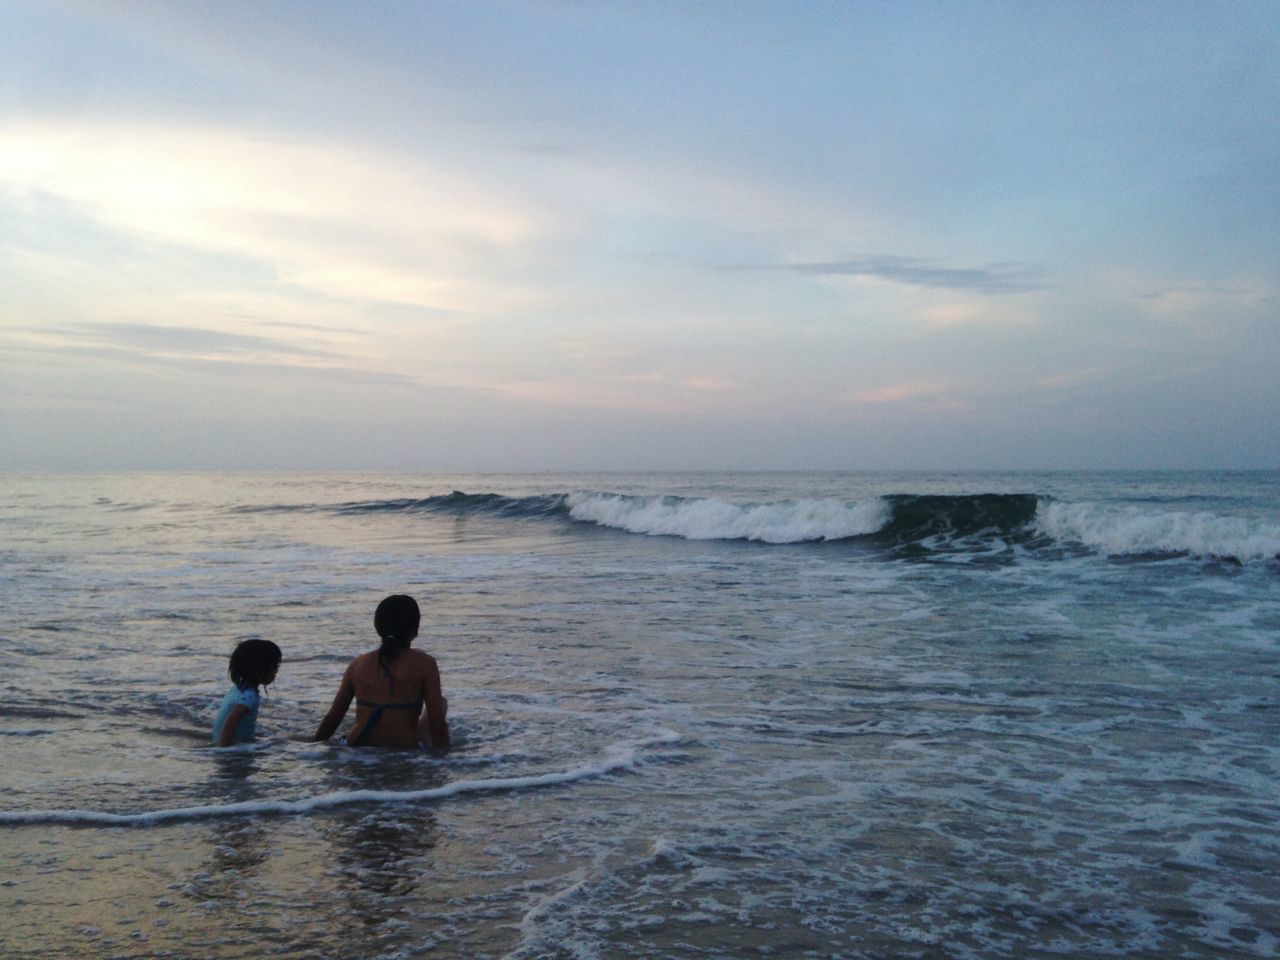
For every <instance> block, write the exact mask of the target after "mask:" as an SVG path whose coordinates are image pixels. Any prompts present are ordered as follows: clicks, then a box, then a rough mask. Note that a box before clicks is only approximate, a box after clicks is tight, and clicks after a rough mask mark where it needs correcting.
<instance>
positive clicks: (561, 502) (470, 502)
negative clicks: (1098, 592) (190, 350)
mask: <svg viewBox="0 0 1280 960" xmlns="http://www.w3.org/2000/svg"><path fill="white" fill-rule="evenodd" d="M1187 499H1188V498H1178V500H1179V502H1187ZM1191 499H1195V498H1191ZM1171 505H1172V503H1163V502H1152V503H1143V504H1140V505H1135V504H1105V503H1068V502H1061V501H1056V500H1053V499H1052V498H1048V497H1041V496H1037V495H1036V494H1032V493H983V494H957V495H942V494H938V495H916V494H888V495H885V496H880V497H869V498H866V499H862V500H839V499H836V498H830V497H828V498H815V499H799V500H778V501H772V502H767V503H754V504H738V503H731V502H729V501H726V500H721V499H718V498H715V497H678V496H632V495H627V494H620V493H607V492H594V491H582V492H578V493H571V494H542V495H536V496H529V497H506V496H502V495H501V494H496V493H464V492H462V491H457V490H455V491H454V492H452V493H449V494H445V495H441V496H434V497H424V498H421V499H414V498H405V499H396V500H373V501H363V502H351V503H343V504H338V505H336V506H331V507H328V508H326V509H329V510H332V511H335V512H337V513H339V514H342V515H357V516H358V515H376V514H388V513H431V514H442V515H448V516H458V517H466V516H480V517H500V518H506V519H525V520H559V521H570V522H578V523H587V524H594V525H596V526H600V527H606V528H610V529H614V530H622V531H626V532H628V533H635V534H643V535H647V536H668V537H678V538H681V539H685V540H746V541H753V542H758V543H765V544H796V543H822V542H831V541H844V540H855V541H861V542H865V543H867V544H869V545H872V546H875V547H879V548H881V549H885V550H890V551H893V552H895V553H902V554H906V555H921V554H926V553H929V552H932V551H938V550H945V551H947V552H950V553H955V552H957V551H963V550H965V549H967V548H969V547H972V546H977V547H979V548H981V549H984V550H985V549H987V548H988V547H989V546H990V545H991V544H993V543H995V542H997V541H1001V542H1004V543H1006V544H1019V545H1023V546H1026V547H1028V548H1031V549H1034V548H1036V547H1038V546H1045V545H1048V544H1058V545H1065V546H1076V547H1080V548H1083V549H1086V550H1091V551H1095V552H1099V553H1103V554H1106V555H1109V556H1138V555H1144V556H1156V557H1159V556H1203V557H1216V558H1223V559H1231V560H1236V561H1239V562H1241V563H1250V562H1257V561H1269V560H1272V559H1276V558H1278V557H1280V524H1277V523H1274V522H1267V521H1258V520H1246V519H1242V518H1238V517H1229V516H1221V515H1218V514H1213V513H1208V512H1189V511H1171V510H1169V509H1168V507H1169V506H1171ZM245 509H250V508H245ZM252 509H255V510H270V509H278V510H301V509H306V510H313V509H317V508H316V507H314V506H311V507H299V506H287V505H281V506H279V507H258V508H252Z"/></svg>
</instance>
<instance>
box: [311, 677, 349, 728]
mask: <svg viewBox="0 0 1280 960" xmlns="http://www.w3.org/2000/svg"><path fill="white" fill-rule="evenodd" d="M355 695H356V685H355V683H354V682H353V681H352V679H351V666H350V664H348V665H347V669H346V671H345V672H344V673H343V674H342V682H341V683H340V684H338V692H337V694H336V695H335V696H334V698H333V705H332V706H331V707H329V712H328V713H326V714H325V715H324V719H323V720H321V721H320V726H318V727H316V732H315V735H314V736H313V737H312V738H311V740H312V742H313V743H314V742H316V741H319V740H328V739H329V738H330V737H332V736H333V732H334V731H335V730H337V729H338V724H340V723H341V722H342V718H343V717H345V716H346V715H347V708H348V707H349V706H351V699H352V697H354V696H355Z"/></svg>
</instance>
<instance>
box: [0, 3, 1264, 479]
mask: <svg viewBox="0 0 1280 960" xmlns="http://www.w3.org/2000/svg"><path fill="white" fill-rule="evenodd" d="M0 22H3V23H4V25H5V26H4V29H3V30H2V31H0V469H4V470H36V471H44V470H48V471H58V470H227V469H245V470H389V471H400V470H406V471H419V470H421V471H488V470H494V471H503V470H515V471H542V470H551V471H556V470H564V471H576V470H691V469H713V470H862V469H866V470H895V469H904V470H905V469H911V470H918V469H922V470H954V469H965V470H968V469H1001V470H1004V469H1159V468H1173V469H1215V468H1223V469H1255V468H1262V469H1274V468H1280V429H1278V428H1277V423H1278V422H1280V421H1278V419H1277V411H1278V410H1280V2H1278V0H1270V2H1261V3H1253V2H1248V0H1232V2H1213V0H1196V2H1177V0H1163V2H1152V3H1147V2H1141V0H1126V2H1120V3H1115V2H1098V3H1093V2H1036V0H1032V2H1007V3H985V2H979V0H974V2H964V3H954V2H944V3H929V2H915V0H907V2H902V3H888V2H852V0H850V2H818V0H812V2H806V3H788V2H781V0H780V2H774V3H758V2H748V0H740V2H714V0H708V2H698V3H687V2H647V0H635V2H625V3H623V2H612V3H606V2H601V3H592V2H578V0H573V2H570V0H564V2H552V0H546V2H532V0H530V2H489V0H466V2H461V0H459V2H426V0H423V2H416V0H415V2H396V0H381V2H377V3H357V2H346V3H336V2H320V0H314V2H303V0H292V2H271V0H255V2H234V0H229V2H219V3H206V2H203V0H201V2H184V0H175V2H167V3H156V4H137V3H132V2H118V3H113V2H62V0H56V2H55V0H38V2H28V0H0Z"/></svg>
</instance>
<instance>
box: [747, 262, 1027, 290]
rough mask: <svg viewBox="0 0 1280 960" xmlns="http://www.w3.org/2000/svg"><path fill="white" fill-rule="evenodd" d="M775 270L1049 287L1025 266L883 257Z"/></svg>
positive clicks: (930, 283) (948, 286) (917, 282)
mask: <svg viewBox="0 0 1280 960" xmlns="http://www.w3.org/2000/svg"><path fill="white" fill-rule="evenodd" d="M771 269H775V270H783V271H786V272H788V273H795V274H800V275H803V276H816V277H868V278H871V279H874V280H887V281H890V282H892V283H902V284H906V285H908V286H913V287H928V288H930V289H941V290H971V291H978V292H979V293H987V294H1002V293H1023V292H1026V291H1029V290H1043V289H1046V288H1048V286H1049V284H1047V283H1045V282H1044V280H1043V279H1042V276H1043V271H1042V270H1041V269H1040V268H1038V267H1033V266H1029V265H1025V264H1012V263H997V264H991V265H989V266H986V267H949V266H943V265H940V264H938V263H937V262H936V261H932V260H918V259H913V258H911V257H895V256H879V257H866V258H863V259H854V260H827V261H807V262H800V263H787V264H783V265H780V266H776V267H773V268H771Z"/></svg>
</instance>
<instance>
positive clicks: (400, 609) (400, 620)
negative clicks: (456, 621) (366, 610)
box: [373, 593, 421, 683]
mask: <svg viewBox="0 0 1280 960" xmlns="http://www.w3.org/2000/svg"><path fill="white" fill-rule="evenodd" d="M420 620H421V614H420V613H419V611H418V603H417V601H416V600H414V599H413V597H408V596H405V595H404V594H402V593H399V594H395V595H393V596H390V597H387V598H386V599H385V600H383V601H382V602H381V603H380V604H378V609H377V611H375V612H374V615H373V628H374V629H375V630H377V631H378V636H379V637H381V638H382V646H381V647H379V648H378V665H379V666H380V667H382V672H383V673H385V674H386V675H387V679H388V680H390V679H391V662H392V661H393V660H395V659H396V657H398V656H400V654H401V652H402V651H403V650H405V648H407V647H408V646H409V644H410V643H411V642H413V638H414V637H416V636H417V635H418V623H419V622H420ZM392 682H393V683H394V681H392Z"/></svg>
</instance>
